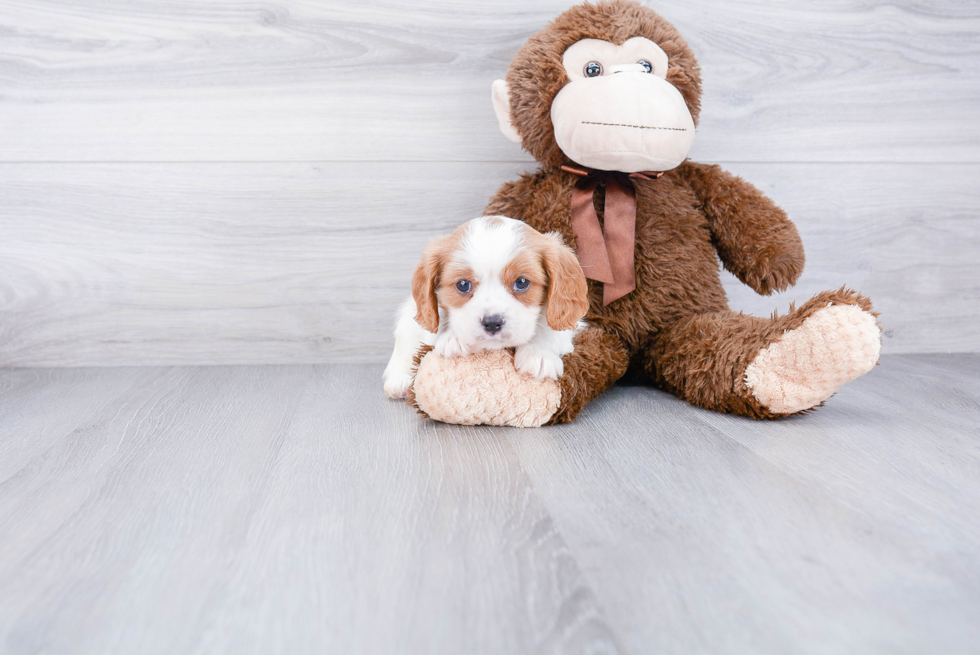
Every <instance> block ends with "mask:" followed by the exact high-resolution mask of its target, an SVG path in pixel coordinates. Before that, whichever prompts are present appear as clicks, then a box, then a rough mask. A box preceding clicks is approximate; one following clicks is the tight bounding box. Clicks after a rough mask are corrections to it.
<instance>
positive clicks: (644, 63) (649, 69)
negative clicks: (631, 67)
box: [636, 59, 653, 73]
mask: <svg viewBox="0 0 980 655" xmlns="http://www.w3.org/2000/svg"><path fill="white" fill-rule="evenodd" d="M636 63H638V64H639V65H640V66H643V68H645V69H646V71H647V72H648V73H652V72H653V64H651V63H650V62H648V61H647V60H646V59H641V60H640V61H638V62H636Z"/></svg>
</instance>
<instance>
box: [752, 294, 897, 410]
mask: <svg viewBox="0 0 980 655" xmlns="http://www.w3.org/2000/svg"><path fill="white" fill-rule="evenodd" d="M880 350H881V330H880V328H879V327H878V324H877V322H876V321H875V317H874V316H873V315H872V314H871V313H870V312H868V311H865V310H863V309H861V307H858V306H857V305H829V306H827V307H825V308H823V309H820V310H818V311H816V312H815V313H813V314H811V315H810V316H809V317H807V318H806V320H804V321H803V323H802V324H801V325H800V326H799V327H797V328H795V329H793V330H789V331H787V332H785V333H784V334H783V337H782V338H781V339H780V340H779V341H775V342H773V343H771V344H769V346H768V347H767V348H763V349H762V350H761V351H760V352H759V354H758V355H757V356H756V358H755V359H754V360H753V361H752V363H751V364H749V366H748V368H746V369H745V383H746V385H747V386H748V387H749V389H750V390H751V391H752V395H753V396H755V398H756V400H758V401H759V403H761V404H762V405H763V406H764V407H765V408H766V409H768V410H769V411H770V412H773V413H775V414H793V413H795V412H800V411H803V410H805V409H810V408H811V407H815V406H816V405H819V404H820V403H822V402H824V401H825V400H827V399H828V398H830V397H831V396H832V395H834V393H836V392H837V390H838V389H840V388H841V386H843V385H844V383H846V382H850V381H851V380H853V379H855V378H857V377H860V376H862V375H864V374H865V373H867V372H868V371H870V370H871V369H872V367H874V365H875V363H876V362H877V361H878V354H879V352H880Z"/></svg>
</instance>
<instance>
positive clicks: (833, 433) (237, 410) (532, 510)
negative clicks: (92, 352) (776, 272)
mask: <svg viewBox="0 0 980 655" xmlns="http://www.w3.org/2000/svg"><path fill="white" fill-rule="evenodd" d="M380 370H381V368H380V366H376V365H322V366H267V367H263V366H251V367H177V368H162V367H160V368H91V369H64V368H59V369H14V370H3V371H0V652H4V653H38V652H52V653H54V652H57V653H259V652H261V653H272V652H281V653H306V652H310V653H327V652H328V653H406V652H420V653H422V652H424V653H526V652H527V653H531V652H534V653H564V652H575V653H586V652H587V653H654V652H658V653H660V652H666V653H702V652H703V653H786V652H793V653H862V654H863V653H971V652H972V653H976V652H978V648H980V646H978V644H980V621H978V620H977V618H978V617H980V355H957V356H942V355H892V356H886V357H885V358H884V359H883V362H882V365H881V366H880V367H878V368H876V369H875V370H874V371H873V372H872V373H870V374H869V375H867V376H865V377H864V378H861V379H860V380H858V381H856V382H855V383H853V384H851V385H849V386H848V387H846V388H845V389H843V390H842V391H841V392H840V393H839V394H838V395H837V396H835V397H834V398H832V399H831V401H830V402H829V404H828V405H827V406H826V407H824V408H821V409H820V410H818V411H817V412H815V413H813V414H811V415H808V416H803V417H795V418H792V419H789V420H785V421H780V422H775V423H758V422H753V421H748V420H743V419H738V418H734V417H730V416H722V415H717V414H713V413H710V412H705V411H701V410H698V409H696V408H693V407H690V406H688V405H686V404H685V403H683V402H681V401H679V400H677V399H675V398H673V397H671V396H669V395H667V394H664V393H662V392H659V391H657V390H653V389H649V388H644V387H616V388H614V389H612V390H610V392H608V393H607V394H606V395H605V396H603V397H602V398H601V399H600V400H599V401H597V402H595V403H593V404H592V405H591V406H590V407H589V408H587V410H586V411H585V412H584V413H583V414H582V416H581V417H580V419H579V420H578V421H577V422H576V423H574V424H572V425H569V426H561V427H554V428H543V429H538V430H513V429H498V428H460V427H456V426H448V425H442V424H436V423H432V422H429V421H426V420H422V419H420V418H419V417H418V416H417V415H415V414H414V413H413V412H412V411H411V410H410V409H409V408H408V407H406V406H404V405H401V404H398V403H393V402H389V401H386V400H385V399H384V398H383V395H382V393H381V389H380V383H379V375H380Z"/></svg>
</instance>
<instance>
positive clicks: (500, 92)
mask: <svg viewBox="0 0 980 655" xmlns="http://www.w3.org/2000/svg"><path fill="white" fill-rule="evenodd" d="M492 96H493V111H494V113H495V114H497V122H498V123H500V131H501V132H503V133H504V136H505V137H507V138H508V139H510V140H511V141H513V142H514V143H520V142H521V135H520V134H518V133H517V130H515V129H514V125H513V124H512V123H511V122H510V89H509V88H507V82H506V81H505V80H497V81H495V82H494V83H493V93H492Z"/></svg>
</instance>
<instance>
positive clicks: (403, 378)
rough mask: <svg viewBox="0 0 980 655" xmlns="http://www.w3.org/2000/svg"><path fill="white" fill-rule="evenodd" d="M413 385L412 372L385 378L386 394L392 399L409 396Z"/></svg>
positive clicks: (401, 398)
mask: <svg viewBox="0 0 980 655" xmlns="http://www.w3.org/2000/svg"><path fill="white" fill-rule="evenodd" d="M411 387H412V376H411V375H410V374H404V375H393V376H391V377H387V378H385V394H386V395H387V396H388V397H389V398H391V399H392V400H404V399H405V398H408V390H409V389H410V388H411Z"/></svg>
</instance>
